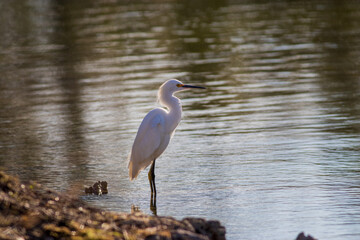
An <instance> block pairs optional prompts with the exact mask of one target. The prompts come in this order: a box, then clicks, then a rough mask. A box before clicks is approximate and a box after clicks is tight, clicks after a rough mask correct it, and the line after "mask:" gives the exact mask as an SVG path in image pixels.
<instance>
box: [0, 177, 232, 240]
mask: <svg viewBox="0 0 360 240" xmlns="http://www.w3.org/2000/svg"><path fill="white" fill-rule="evenodd" d="M0 188H1V189H0V209H1V211H0V239H194V240H197V239H199V240H200V239H201V240H205V239H219V240H221V239H225V228H224V227H223V226H222V225H221V224H220V222H218V221H207V220H205V219H201V218H185V219H183V220H181V221H179V220H176V219H174V218H172V217H157V216H149V215H146V214H143V213H139V212H137V213H132V214H128V213H114V212H108V211H104V210H101V209H98V208H95V207H92V206H89V205H88V204H87V203H85V202H84V201H82V200H80V199H78V198H74V197H72V196H69V195H67V194H64V193H58V192H56V191H53V190H50V189H47V188H45V187H43V186H41V185H40V184H37V183H35V182H21V181H20V180H19V179H18V178H16V177H13V176H10V175H8V174H6V173H5V172H2V171H1V172H0Z"/></svg>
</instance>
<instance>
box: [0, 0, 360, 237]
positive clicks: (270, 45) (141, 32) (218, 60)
mask: <svg viewBox="0 0 360 240" xmlns="http://www.w3.org/2000/svg"><path fill="white" fill-rule="evenodd" d="M0 22H1V24H0V36H1V37H0V71H1V75H0V166H1V168H3V169H7V171H8V172H10V173H14V174H17V175H19V176H20V177H21V178H22V179H32V180H36V181H38V182H40V183H43V184H44V185H45V186H48V187H51V188H55V189H57V190H60V191H72V190H73V189H77V188H79V187H80V188H82V186H83V185H84V184H85V185H88V184H92V183H93V182H95V181H97V180H106V181H108V182H109V191H110V194H109V195H107V196H102V197H94V196H92V197H83V198H84V199H85V200H86V201H88V202H90V203H91V204H94V205H96V206H101V207H103V208H105V209H108V210H112V211H125V212H130V209H131V206H132V205H135V206H139V207H140V209H141V210H142V211H144V212H146V213H151V212H150V209H149V200H150V199H149V198H150V188H149V185H148V180H147V172H143V173H141V174H140V176H139V178H138V179H137V180H136V181H134V182H130V181H129V180H128V175H127V155H128V153H129V151H130V148H131V144H132V142H133V139H134V137H135V134H136V131H137V128H138V126H139V124H140V122H141V120H142V118H143V117H144V115H145V114H146V113H147V112H148V111H149V110H151V109H152V108H153V107H156V106H157V103H156V92H157V88H158V87H159V86H160V85H161V83H162V82H164V81H165V80H166V79H169V78H178V79H180V80H182V81H183V82H185V83H189V84H190V83H191V84H197V85H203V86H206V87H207V90H205V91H192V92H185V93H180V94H178V96H179V97H181V98H182V99H183V110H184V117H183V121H182V122H181V124H180V126H179V128H178V131H177V132H176V134H175V136H174V139H173V141H172V142H171V143H170V145H169V147H168V149H167V150H166V151H165V153H164V155H163V156H162V157H161V158H159V159H158V161H157V166H156V180H157V188H158V200H157V207H158V208H157V212H158V214H159V215H170V216H174V217H176V218H183V217H186V216H196V217H205V218H208V219H219V220H220V221H221V222H222V223H223V224H224V225H225V226H226V228H227V237H228V239H234V240H235V239H294V238H295V236H296V235H297V233H299V232H300V231H306V232H307V233H311V234H312V235H314V236H316V237H317V238H319V239H327V240H331V239H354V240H355V239H360V77H359V76H360V66H359V65H360V64H359V63H360V2H359V1H272V2H271V3H268V2H266V1H190V0H186V1H170V0H169V1H135V2H134V1H100V0H98V1H47V0H42V1H41V0H31V1H30V0H28V1H26V0H14V1H1V2H0Z"/></svg>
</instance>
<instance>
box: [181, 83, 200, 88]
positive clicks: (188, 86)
mask: <svg viewBox="0 0 360 240" xmlns="http://www.w3.org/2000/svg"><path fill="white" fill-rule="evenodd" d="M182 87H183V88H200V89H206V88H204V87H199V86H193V85H187V84H185V85H183V86H182Z"/></svg>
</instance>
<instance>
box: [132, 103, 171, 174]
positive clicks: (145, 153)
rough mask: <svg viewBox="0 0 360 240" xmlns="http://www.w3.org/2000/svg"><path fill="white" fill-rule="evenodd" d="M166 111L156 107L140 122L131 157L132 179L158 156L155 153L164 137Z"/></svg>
mask: <svg viewBox="0 0 360 240" xmlns="http://www.w3.org/2000/svg"><path fill="white" fill-rule="evenodd" d="M164 113H165V111H164V110H162V109H154V110H152V111H150V112H149V113H148V114H147V115H146V116H145V118H144V120H143V121H142V123H141V124H140V127H139V130H138V133H137V135H136V137H135V141H134V144H133V147H132V150H131V154H130V159H129V176H130V179H134V178H136V177H137V175H138V174H139V172H140V171H141V170H143V169H144V168H146V167H147V166H149V165H150V164H151V162H152V161H153V160H154V159H155V158H157V157H158V156H155V155H156V152H157V150H158V148H159V147H160V145H161V141H162V138H163V132H164V131H163V129H164V124H165V123H164V115H163V114H164Z"/></svg>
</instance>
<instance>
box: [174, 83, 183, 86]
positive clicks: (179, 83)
mask: <svg viewBox="0 0 360 240" xmlns="http://www.w3.org/2000/svg"><path fill="white" fill-rule="evenodd" d="M176 86H177V87H182V86H184V84H180V83H178V84H176Z"/></svg>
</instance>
